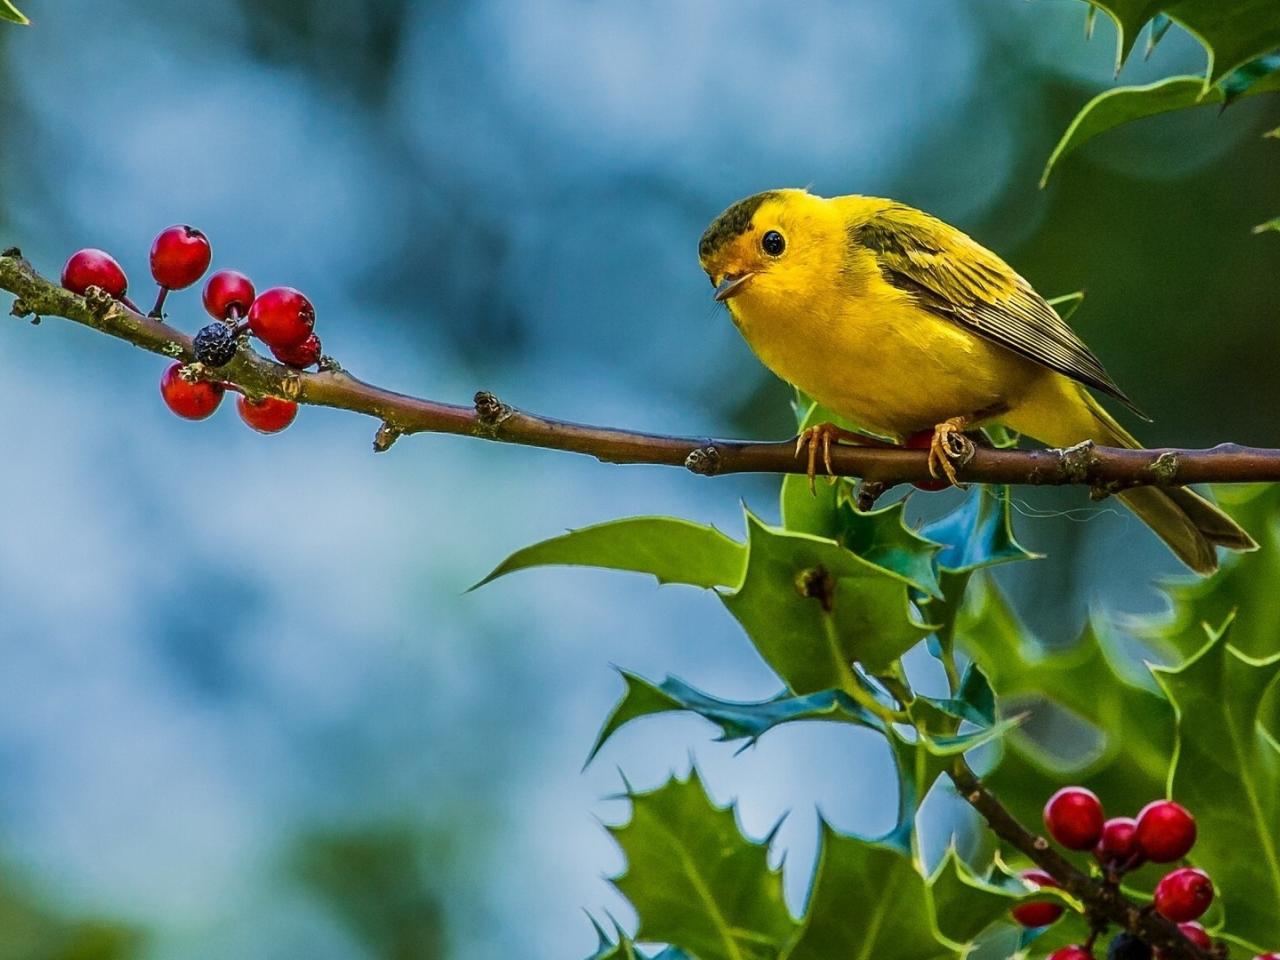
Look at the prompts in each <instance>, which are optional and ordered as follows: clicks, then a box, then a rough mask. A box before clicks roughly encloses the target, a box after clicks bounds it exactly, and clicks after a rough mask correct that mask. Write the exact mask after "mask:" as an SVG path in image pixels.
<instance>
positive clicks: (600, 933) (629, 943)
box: [587, 917, 694, 960]
mask: <svg viewBox="0 0 1280 960" xmlns="http://www.w3.org/2000/svg"><path fill="white" fill-rule="evenodd" d="M590 920H591V925H592V926H593V927H595V928H596V936H597V937H599V940H600V943H599V945H598V946H597V947H596V952H595V953H593V954H591V956H589V957H587V960H694V958H693V957H691V956H689V954H687V953H685V952H684V951H683V950H681V949H680V948H679V947H666V948H665V949H664V950H663V951H662V952H661V953H658V954H654V955H650V954H647V953H645V952H643V951H642V950H640V949H639V948H638V947H637V946H636V942H635V941H634V940H632V939H631V937H630V936H628V934H627V932H626V931H625V930H623V929H622V927H620V926H618V922H617V921H616V920H615V921H614V922H613V929H614V936H615V937H616V938H617V939H616V940H614V939H611V938H610V937H609V935H608V934H607V933H605V932H604V928H603V927H602V926H600V924H599V923H597V922H596V919H595V917H590Z"/></svg>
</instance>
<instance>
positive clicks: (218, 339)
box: [191, 323, 236, 367]
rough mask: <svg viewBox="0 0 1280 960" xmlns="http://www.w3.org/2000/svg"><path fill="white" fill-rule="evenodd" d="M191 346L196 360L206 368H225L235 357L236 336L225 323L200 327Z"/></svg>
mask: <svg viewBox="0 0 1280 960" xmlns="http://www.w3.org/2000/svg"><path fill="white" fill-rule="evenodd" d="M191 344H192V347H193V348H194V350H195V354H196V359H197V360H199V361H200V362H201V363H203V364H204V365H205V366H206V367H225V366H226V365H227V364H228V363H230V362H231V361H232V360H234V359H235V356H236V335H235V332H234V331H233V330H232V329H231V328H230V327H229V326H227V325H226V324H225V323H210V324H208V325H207V326H204V327H201V328H200V332H199V333H197V334H196V336H195V339H194V340H192V341H191Z"/></svg>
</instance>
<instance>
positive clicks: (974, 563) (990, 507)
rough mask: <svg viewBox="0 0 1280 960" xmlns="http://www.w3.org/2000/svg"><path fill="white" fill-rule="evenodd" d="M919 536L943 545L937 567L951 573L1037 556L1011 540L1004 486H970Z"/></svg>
mask: <svg viewBox="0 0 1280 960" xmlns="http://www.w3.org/2000/svg"><path fill="white" fill-rule="evenodd" d="M920 534H921V535H922V536H924V537H927V538H928V539H930V540H933V541H934V542H936V543H941V544H943V545H944V546H943V550H942V552H941V553H940V554H939V555H938V565H939V566H940V567H941V568H942V569H943V570H947V571H950V572H952V573H964V572H969V571H973V570H977V569H979V568H981V567H989V566H993V565H994V564H998V563H1008V562H1009V561H1012V560H1035V559H1039V557H1040V554H1037V553H1032V552H1031V551H1030V550H1027V549H1025V548H1024V547H1023V546H1022V545H1021V544H1020V543H1018V541H1017V538H1015V537H1014V535H1013V515H1012V511H1011V510H1010V507H1009V488H1008V487H1003V486H995V485H987V484H980V485H978V486H975V487H973V488H972V489H971V490H970V491H969V494H968V496H966V497H965V499H964V502H963V503H962V504H960V506H958V507H957V508H956V509H954V510H952V511H951V512H950V513H948V514H946V515H945V516H942V517H939V518H938V519H937V520H934V521H933V522H932V523H927V524H925V525H924V527H923V528H922V529H921V530H920Z"/></svg>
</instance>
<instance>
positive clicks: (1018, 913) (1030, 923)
mask: <svg viewBox="0 0 1280 960" xmlns="http://www.w3.org/2000/svg"><path fill="white" fill-rule="evenodd" d="M1019 876H1021V877H1022V880H1023V882H1024V883H1027V884H1028V885H1030V886H1031V887H1033V888H1036V889H1039V888H1040V887H1057V886H1060V884H1059V883H1058V881H1057V880H1055V879H1054V878H1053V875H1052V874H1049V873H1046V872H1045V871H1043V870H1023V871H1022V873H1021V874H1019ZM1062 910H1063V905H1062V903H1061V902H1060V901H1056V900H1038V901H1032V902H1030V903H1019V904H1017V905H1016V906H1014V907H1012V908H1011V909H1010V910H1009V913H1010V914H1011V915H1012V916H1013V919H1014V921H1015V922H1017V923H1020V924H1022V925H1023V926H1024V927H1047V926H1048V925H1049V924H1051V923H1054V922H1055V921H1057V919H1058V918H1059V917H1060V916H1062Z"/></svg>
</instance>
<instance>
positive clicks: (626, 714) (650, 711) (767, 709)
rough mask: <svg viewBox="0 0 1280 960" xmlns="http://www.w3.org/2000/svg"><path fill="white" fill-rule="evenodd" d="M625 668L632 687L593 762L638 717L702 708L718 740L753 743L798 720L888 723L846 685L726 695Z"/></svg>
mask: <svg viewBox="0 0 1280 960" xmlns="http://www.w3.org/2000/svg"><path fill="white" fill-rule="evenodd" d="M619 672H620V673H621V674H622V679H623V680H624V681H625V682H626V685H627V689H626V692H625V693H624V694H623V696H622V699H621V700H620V701H618V704H617V706H615V707H614V708H613V711H612V712H611V713H610V714H609V717H608V719H607V720H605V723H604V726H603V727H602V728H601V729H600V733H599V734H598V735H597V736H596V741H595V743H594V744H593V745H592V747H591V754H590V756H588V758H587V763H590V762H591V761H592V760H593V759H594V758H595V756H596V754H597V753H599V752H600V748H601V747H603V746H604V745H605V743H606V742H607V741H608V740H609V738H610V737H612V736H613V735H614V734H615V733H617V732H618V731H619V730H620V729H621V728H622V727H624V726H626V725H627V724H628V723H630V722H631V721H632V720H637V719H639V718H640V717H648V716H653V715H655V714H659V713H671V712H677V711H688V712H690V713H696V714H697V715H698V716H700V717H702V718H704V719H706V720H709V721H710V722H711V723H713V724H715V725H716V726H717V727H719V728H720V736H719V737H718V738H717V739H718V740H721V741H734V740H746V741H748V745H750V744H751V743H754V742H755V741H757V740H759V739H760V737H762V736H763V735H764V734H765V733H767V732H768V731H770V730H772V729H773V728H774V727H776V726H780V725H781V724H784V723H793V722H795V721H798V720H828V721H836V722H840V723H852V724H855V725H857V726H863V727H872V728H874V729H876V730H883V724H881V723H880V721H879V720H878V719H877V718H876V717H875V716H873V715H872V714H871V713H869V712H868V711H867V710H866V709H864V708H863V707H861V706H860V705H859V704H858V703H857V701H855V700H854V699H853V698H852V697H850V696H849V695H848V694H847V693H845V692H843V691H841V690H822V691H819V692H817V693H809V694H805V695H804V696H799V697H796V696H791V695H790V694H788V693H786V692H782V693H779V694H778V695H777V696H775V697H770V698H769V699H768V700H756V701H737V700H721V699H719V698H718V697H713V696H711V695H710V694H707V693H703V692H702V691H701V690H698V689H696V688H694V687H691V686H689V685H688V684H687V683H685V682H684V681H683V680H679V679H677V678H675V677H667V678H666V679H665V680H663V681H662V683H660V684H654V683H651V682H649V681H648V680H646V679H644V678H643V677H640V676H637V675H636V674H634V673H631V672H629V671H627V670H620V671H619Z"/></svg>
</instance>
